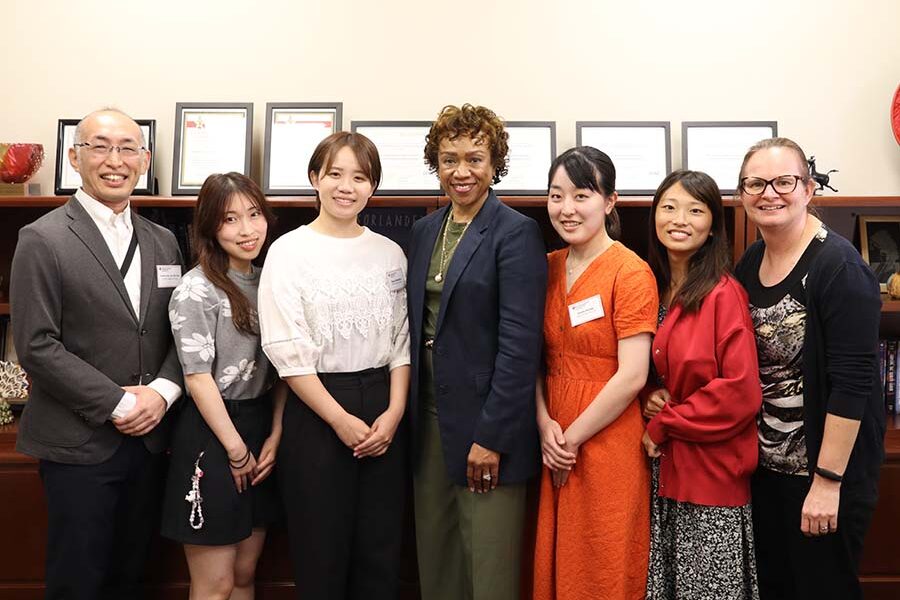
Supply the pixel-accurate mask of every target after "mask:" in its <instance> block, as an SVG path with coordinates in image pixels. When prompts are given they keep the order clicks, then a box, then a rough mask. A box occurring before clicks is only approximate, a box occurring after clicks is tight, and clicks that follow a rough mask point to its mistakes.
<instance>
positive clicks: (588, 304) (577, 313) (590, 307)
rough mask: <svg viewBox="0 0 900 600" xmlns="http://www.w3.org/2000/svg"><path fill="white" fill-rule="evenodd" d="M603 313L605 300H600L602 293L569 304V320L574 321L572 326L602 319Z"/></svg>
mask: <svg viewBox="0 0 900 600" xmlns="http://www.w3.org/2000/svg"><path fill="white" fill-rule="evenodd" d="M603 315H604V312H603V301H602V300H600V294H597V295H596V296H591V297H590V298H585V299H584V300H582V301H580V302H575V303H574V304H570V305H569V322H570V323H572V327H578V326H579V325H581V324H583V323H587V322H588V321H593V320H595V319H600V318H602V317H603Z"/></svg>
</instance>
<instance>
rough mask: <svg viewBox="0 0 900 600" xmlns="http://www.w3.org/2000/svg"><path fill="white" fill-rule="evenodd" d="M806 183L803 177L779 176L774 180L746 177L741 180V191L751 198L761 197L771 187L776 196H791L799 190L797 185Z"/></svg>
mask: <svg viewBox="0 0 900 600" xmlns="http://www.w3.org/2000/svg"><path fill="white" fill-rule="evenodd" d="M800 181H806V177H804V176H801V175H779V176H778V177H775V178H773V179H762V178H761V177H744V178H743V179H741V185H740V188H741V191H742V192H744V193H745V194H747V195H749V196H761V195H762V194H763V193H764V192H765V191H766V188H767V187H769V186H770V185H771V186H772V189H773V190H775V193H776V194H790V193H791V192H793V191H794V190H796V189H797V183H798V182H800Z"/></svg>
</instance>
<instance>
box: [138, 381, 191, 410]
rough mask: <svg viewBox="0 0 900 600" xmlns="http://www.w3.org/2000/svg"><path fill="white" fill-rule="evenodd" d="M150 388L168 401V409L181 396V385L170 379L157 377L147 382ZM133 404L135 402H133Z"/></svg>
mask: <svg viewBox="0 0 900 600" xmlns="http://www.w3.org/2000/svg"><path fill="white" fill-rule="evenodd" d="M147 387H148V388H151V389H153V390H154V391H156V393H157V394H159V395H160V396H162V397H163V400H165V401H166V410H167V411H168V410H169V409H170V408H172V405H173V404H174V403H175V401H176V400H178V399H179V398H180V397H181V386H180V385H178V384H177V383H175V382H173V381H169V380H168V379H163V378H162V377H157V378H156V379H154V380H153V381H151V382H150V383H148V384H147ZM132 406H133V404H132Z"/></svg>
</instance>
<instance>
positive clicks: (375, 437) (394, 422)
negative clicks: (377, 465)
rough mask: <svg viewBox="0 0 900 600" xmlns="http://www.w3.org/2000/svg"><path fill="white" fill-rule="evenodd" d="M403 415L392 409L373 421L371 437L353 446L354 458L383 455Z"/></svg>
mask: <svg viewBox="0 0 900 600" xmlns="http://www.w3.org/2000/svg"><path fill="white" fill-rule="evenodd" d="M402 417H403V414H402V413H400V414H394V413H393V412H391V410H390V409H388V410H386V411H384V412H383V413H381V414H380V415H378V418H377V419H375V422H374V423H372V432H371V433H370V434H369V437H367V438H366V439H365V440H363V441H362V442H360V443H359V444H357V445H356V447H354V448H353V456H354V458H365V457H367V456H381V455H382V454H384V453H385V452H387V451H388V448H390V446H391V442H392V441H393V440H394V434H395V433H396V432H397V426H398V425H400V419H401V418H402Z"/></svg>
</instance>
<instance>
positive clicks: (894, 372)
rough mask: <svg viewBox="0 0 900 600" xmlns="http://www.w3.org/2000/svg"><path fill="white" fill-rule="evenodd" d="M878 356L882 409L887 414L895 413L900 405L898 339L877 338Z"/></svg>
mask: <svg viewBox="0 0 900 600" xmlns="http://www.w3.org/2000/svg"><path fill="white" fill-rule="evenodd" d="M878 358H879V361H880V366H881V388H882V389H883V390H884V409H885V412H887V414H889V415H895V414H897V409H898V407H900V373H898V371H900V339H883V340H879V341H878Z"/></svg>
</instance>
